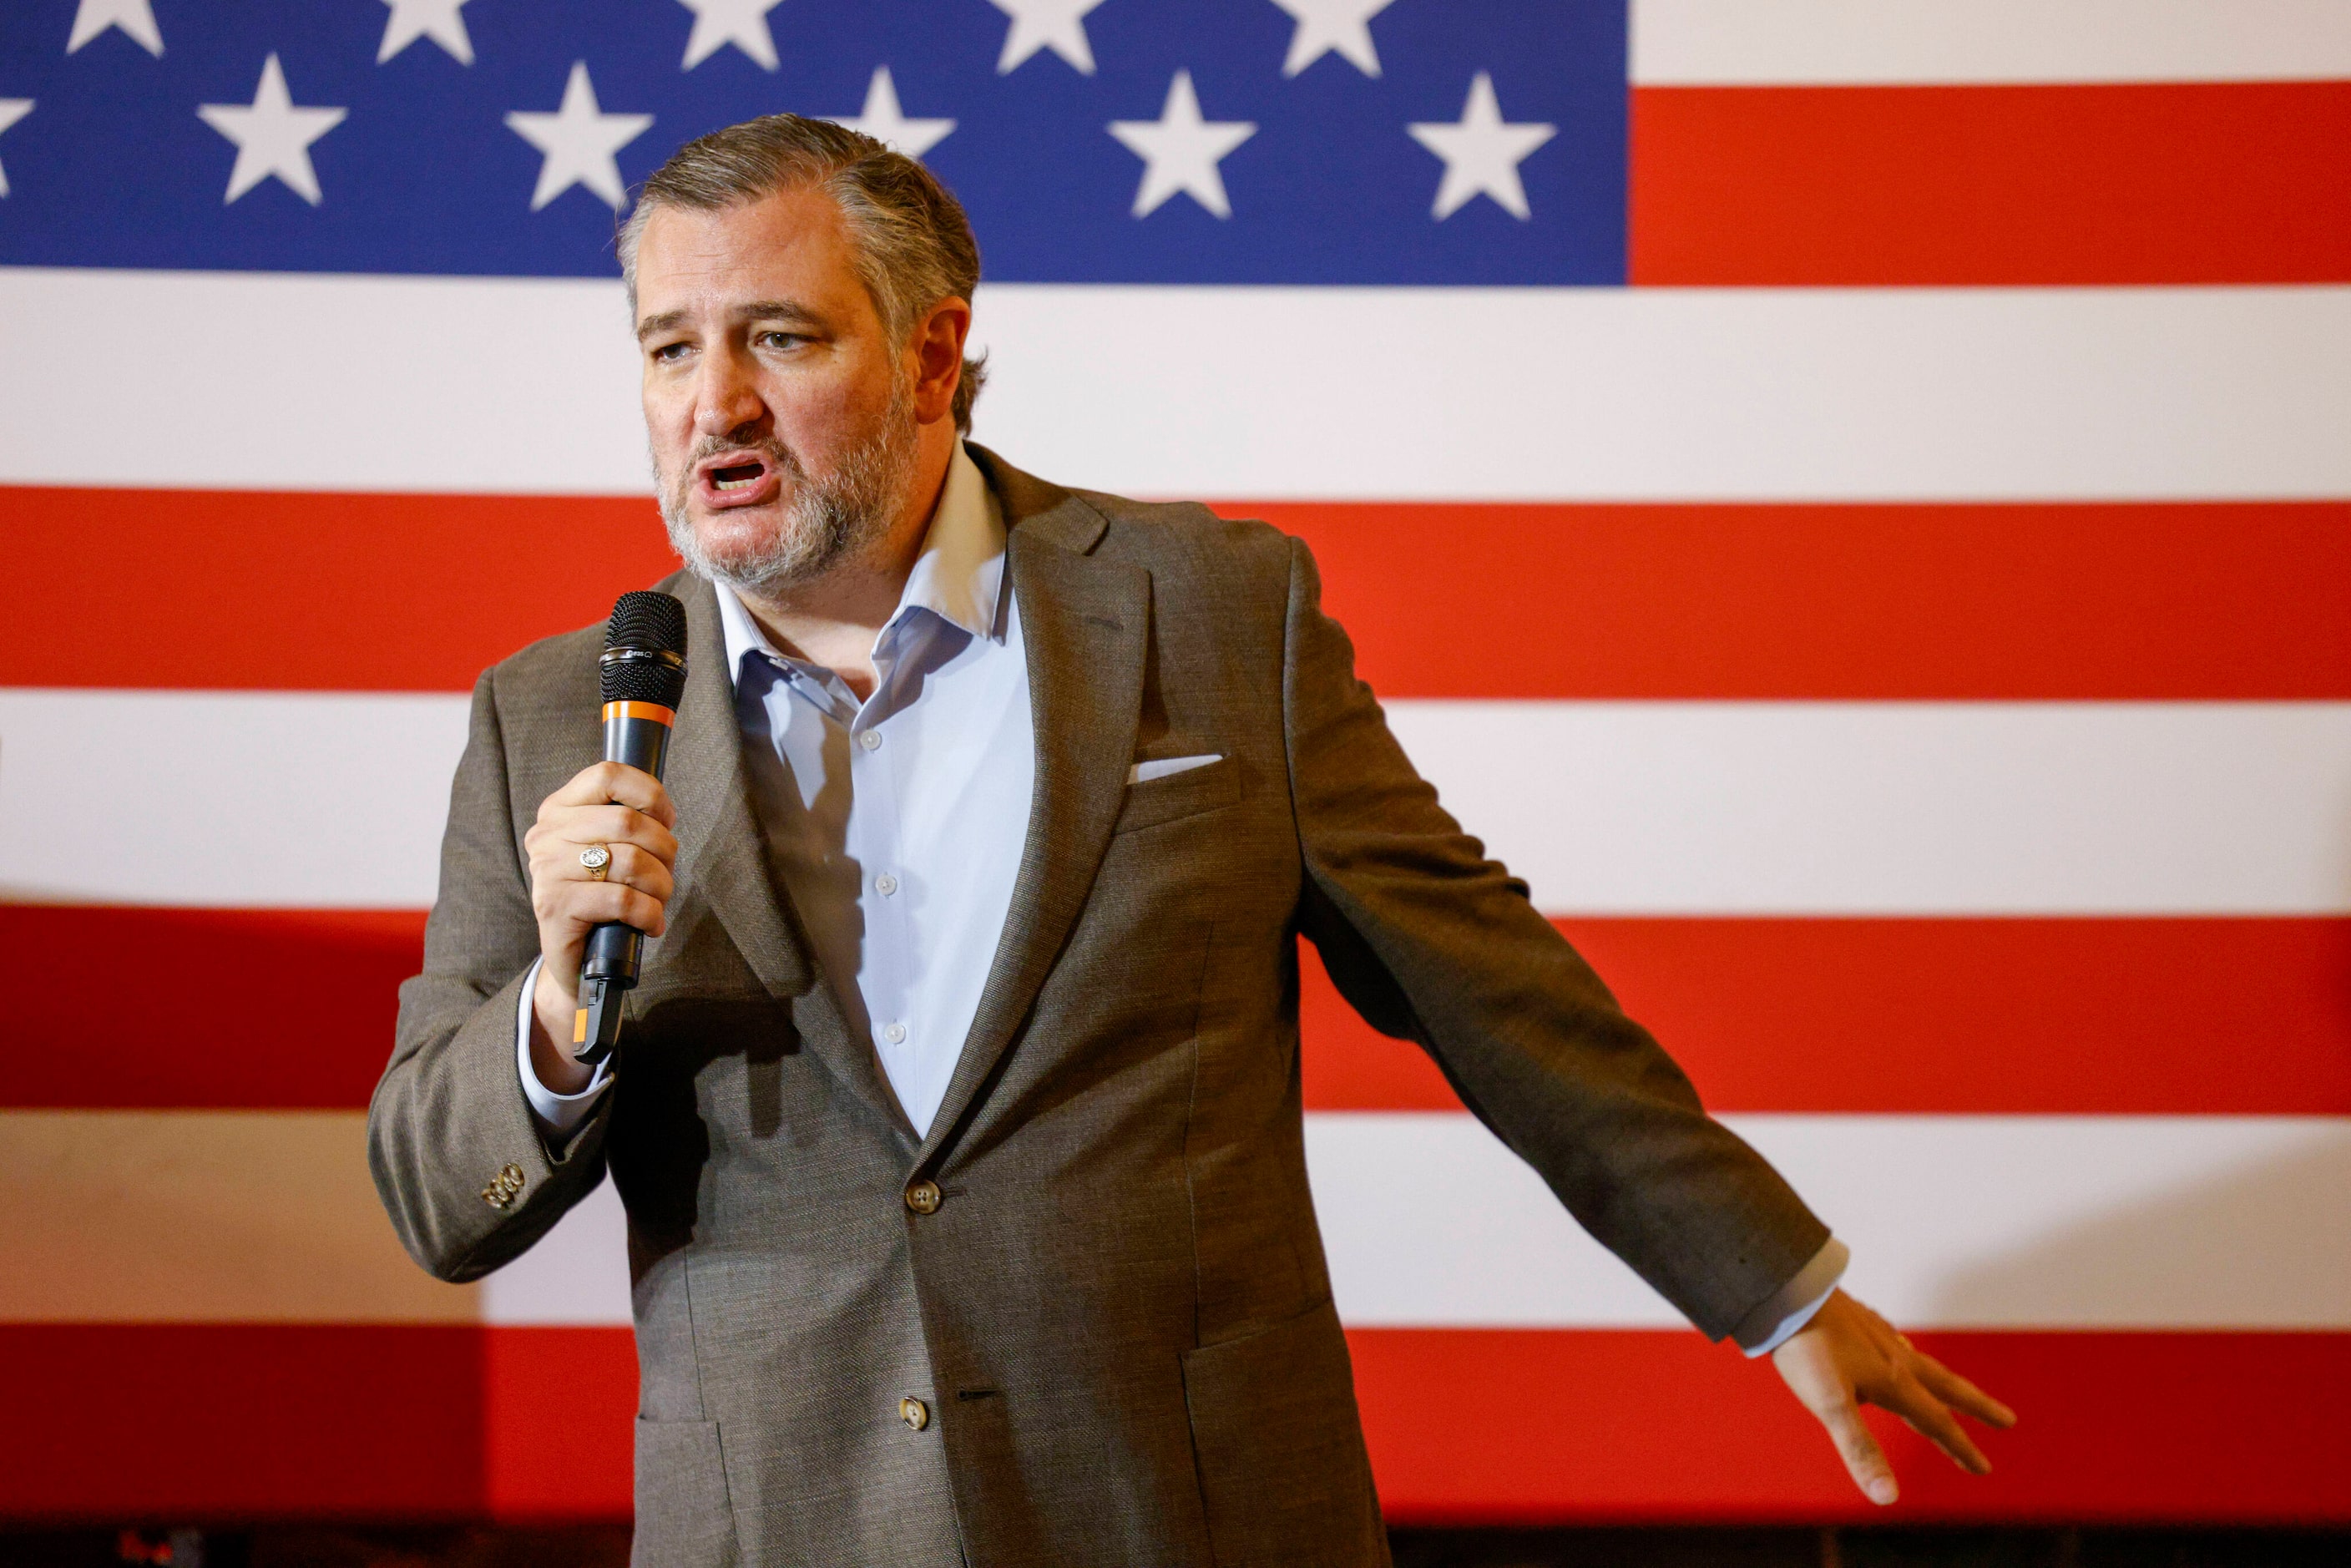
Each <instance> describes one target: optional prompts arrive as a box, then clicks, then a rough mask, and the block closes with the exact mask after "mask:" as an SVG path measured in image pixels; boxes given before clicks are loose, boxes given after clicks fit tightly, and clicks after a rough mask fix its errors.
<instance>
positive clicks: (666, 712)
mask: <svg viewBox="0 0 2351 1568" xmlns="http://www.w3.org/2000/svg"><path fill="white" fill-rule="evenodd" d="M616 718H649V719H651V720H653V722H654V723H655V724H665V725H668V726H670V727H673V728H674V727H676V725H677V709H675V708H674V707H664V706H661V704H659V703H630V702H617V703H606V704H605V705H604V722H605V723H606V724H610V723H611V722H612V721H613V720H614V719H616Z"/></svg>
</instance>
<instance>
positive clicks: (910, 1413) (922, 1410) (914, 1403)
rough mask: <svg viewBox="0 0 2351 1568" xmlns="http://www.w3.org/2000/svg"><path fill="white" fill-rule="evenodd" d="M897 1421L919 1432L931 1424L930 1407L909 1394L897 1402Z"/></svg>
mask: <svg viewBox="0 0 2351 1568" xmlns="http://www.w3.org/2000/svg"><path fill="white" fill-rule="evenodd" d="M898 1419H899V1420H901V1421H904V1423H905V1424H906V1425H907V1426H909V1427H913V1428H914V1430H915V1431H917V1432H919V1431H921V1430H922V1429H923V1428H924V1427H927V1426H929V1425H930V1424H931V1407H930V1406H927V1405H925V1404H924V1403H923V1402H922V1401H921V1400H919V1399H917V1398H915V1397H914V1396H913V1395H911V1394H909V1395H908V1396H906V1397H905V1398H904V1399H901V1400H899V1401H898Z"/></svg>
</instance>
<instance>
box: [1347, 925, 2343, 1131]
mask: <svg viewBox="0 0 2351 1568" xmlns="http://www.w3.org/2000/svg"><path fill="white" fill-rule="evenodd" d="M1559 925H1560V928H1561V929H1562V931H1563V932H1565V933H1566V935H1567V936H1568V939H1569V940H1570V941H1572V942H1573V943H1574V944H1575V945H1576V946H1577V947H1578V948H1579V949H1581V950H1582V952H1583V955H1584V956H1585V957H1587V958H1588V959H1590V960H1591V962H1592V965H1593V967H1594V968H1595V969H1597V970H1598V971H1599V972H1600V974H1601V976H1602V977H1604V978H1605V979H1606V980H1607V981H1608V983H1609V985H1610V987H1611V988H1613V989H1614V991H1615V992H1616V995H1617V998H1618V999H1619V1000H1620V1001H1622V1002H1623V1003H1624V1004H1625V1010H1627V1011H1628V1012H1630V1013H1631V1014H1632V1015H1633V1016H1634V1017H1635V1018H1637V1019H1641V1020H1642V1021H1643V1022H1644V1023H1646V1024H1647V1025H1648V1026H1649V1028H1650V1029H1651V1030H1654V1031H1655V1032H1656V1035H1657V1037H1658V1038H1659V1039H1660V1040H1663V1041H1664V1042H1665V1044H1666V1046H1667V1049H1668V1050H1669V1051H1672V1052H1673V1053H1674V1055H1675V1057H1676V1058H1677V1060H1678V1061H1680V1062H1681V1063H1682V1065H1683V1066H1684V1067H1686V1068H1687V1070H1688V1071H1689V1073H1690V1076H1691V1078H1692V1079H1693V1080H1694V1081H1695V1082H1696V1083H1697V1084H1698V1091H1699V1092H1700V1093H1701V1094H1703V1095H1704V1096H1705V1098H1706V1101H1707V1103H1708V1106H1710V1107H1711V1108H1713V1109H1715V1110H1717V1111H1784V1112H1804V1113H1839V1112H1849V1113H1905V1112H1908V1113H1921V1112H1925V1113H1938V1112H1939V1113H1984V1114H1991V1113H2011V1114H2034V1113H2075V1114H2083V1113H2093V1114H2095V1113H2139V1114H2181V1115H2192V1114H2220V1113H2239V1114H2249V1115H2251V1114H2277V1115H2289V1114H2290V1115H2341V1114H2346V1113H2351V920H2342V919H2284V918H2275V919H2273V918H2242V919H2147V920H2136V919H2134V920H2121V919H2116V920H2056V919H2032V920H2022V919H2019V920H1933V919H1904V920H1889V919H1866V920H1865V919H1803V920H1763V919H1756V920H1745V919H1740V920H1733V919H1611V920H1596V919H1567V920H1562V921H1560V922H1559ZM1301 969H1302V972H1303V976H1304V995H1303V998H1302V1003H1301V1027H1302V1032H1303V1035H1304V1045H1303V1055H1304V1073H1305V1091H1306V1104H1307V1108H1308V1109H1309V1110H1318V1111H1395V1110H1450V1109H1453V1108H1455V1107H1456V1106H1458V1104H1459V1102H1458V1100H1457V1099H1455V1097H1454V1095H1453V1092H1452V1090H1451V1089H1449V1088H1448V1087H1447V1085H1446V1082H1445V1081H1444V1079H1443V1078H1442V1077H1441V1076H1440V1075H1439V1074H1438V1072H1437V1069H1436V1067H1435V1066H1434V1065H1433V1064H1432V1063H1431V1062H1430V1061H1429V1060H1428V1058H1427V1057H1426V1055H1425V1054H1423V1052H1422V1051H1420V1050H1419V1048H1418V1047H1416V1046H1413V1045H1409V1044H1405V1043H1403V1042H1400V1041H1397V1040H1388V1039H1385V1038H1384V1037H1382V1036H1380V1035H1377V1034H1374V1032H1373V1031H1372V1030H1371V1029H1370V1027H1369V1026H1368V1025H1366V1024H1364V1022H1363V1021H1362V1020H1361V1019H1358V1018H1357V1017H1356V1016H1355V1014H1354V1013H1353V1010H1352V1009H1349V1008H1348V1007H1347V1005H1346V1003H1345V1002H1343V1000H1341V999H1340V998H1339V995H1338V993H1337V991H1336V990H1335V989H1334V988H1332V985H1331V983H1330V981H1329V980H1328V979H1327V978H1325V977H1324V976H1323V974H1322V966H1321V965H1320V964H1319V963H1315V962H1312V961H1308V962H1305V963H1303V964H1302V965H1301Z"/></svg>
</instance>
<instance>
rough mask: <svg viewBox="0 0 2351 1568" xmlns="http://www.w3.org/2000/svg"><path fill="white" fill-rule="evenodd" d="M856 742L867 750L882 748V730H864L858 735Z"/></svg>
mask: <svg viewBox="0 0 2351 1568" xmlns="http://www.w3.org/2000/svg"><path fill="white" fill-rule="evenodd" d="M857 744H858V745H860V746H862V747H864V748H865V749H866V750H868V751H879V750H881V749H882V732H881V731H880V730H878V729H869V730H866V731H864V732H863V733H862V734H861V735H859V736H858V737H857Z"/></svg>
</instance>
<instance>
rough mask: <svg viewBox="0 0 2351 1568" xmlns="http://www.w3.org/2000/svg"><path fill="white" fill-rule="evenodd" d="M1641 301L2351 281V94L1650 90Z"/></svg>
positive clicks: (1640, 171) (2136, 89) (2248, 88)
mask: <svg viewBox="0 0 2351 1568" xmlns="http://www.w3.org/2000/svg"><path fill="white" fill-rule="evenodd" d="M1631 135H1632V153H1631V165H1630V166H1631V193H1630V205H1631V243H1630V250H1631V258H1630V268H1631V281H1632V282H1634V283H1635V284H1652V285H1655V284H1704V285H1714V284H1793V285H1824V284H1847V285H1858V286H1863V287H1867V286H1872V285H1886V284H1953V285H1984V284H2100V283H2103V284H2143V283H2335V282H2341V281H2344V280H2346V279H2351V82H2341V81H2321V82H2199V83H2166V84H2162V85H2153V86H2151V85H2145V84H2137V83H2133V84H2123V85H2115V84H2100V85H2076V86H1997V87H1994V86H1984V87H1722V88H1716V87H1646V88H1638V89H1635V90H1634V92H1633V95H1632V129H1631Z"/></svg>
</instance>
